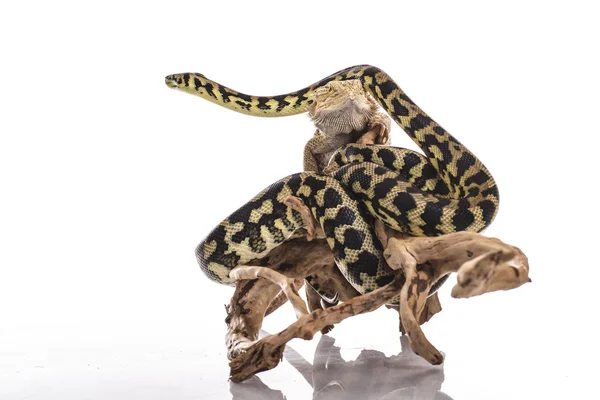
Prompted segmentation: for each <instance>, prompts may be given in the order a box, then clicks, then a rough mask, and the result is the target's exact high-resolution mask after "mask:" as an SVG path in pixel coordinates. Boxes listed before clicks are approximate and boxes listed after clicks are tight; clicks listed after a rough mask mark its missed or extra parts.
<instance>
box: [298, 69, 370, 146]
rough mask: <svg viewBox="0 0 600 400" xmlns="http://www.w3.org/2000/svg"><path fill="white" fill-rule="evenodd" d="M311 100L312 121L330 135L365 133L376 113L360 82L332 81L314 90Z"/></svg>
mask: <svg viewBox="0 0 600 400" xmlns="http://www.w3.org/2000/svg"><path fill="white" fill-rule="evenodd" d="M312 99H313V105H312V107H311V109H310V111H309V115H310V118H311V119H312V121H313V123H314V124H315V126H316V127H317V128H318V129H319V130H321V132H323V133H324V134H325V135H327V136H334V135H338V134H342V133H348V134H349V133H351V132H354V131H362V130H364V129H365V128H366V127H367V125H368V123H369V120H370V119H371V117H372V116H373V114H374V113H375V112H376V110H377V105H376V103H375V101H374V100H373V99H371V98H370V97H369V95H368V94H367V93H366V92H365V90H364V89H363V86H362V83H361V81H360V80H358V79H350V80H346V81H331V82H329V83H327V84H326V85H324V86H321V87H319V88H317V89H315V91H314V92H313V94H312Z"/></svg>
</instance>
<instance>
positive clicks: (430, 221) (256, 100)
mask: <svg viewBox="0 0 600 400" xmlns="http://www.w3.org/2000/svg"><path fill="white" fill-rule="evenodd" d="M350 79H358V80H360V82H361V83H362V85H363V87H364V89H365V91H367V92H368V93H370V94H371V96H373V98H374V99H375V100H377V102H378V103H379V104H380V105H381V107H382V108H383V109H384V110H385V111H386V112H387V113H388V114H389V115H390V117H391V118H392V119H393V120H394V121H395V122H396V123H397V124H398V125H399V126H400V127H401V128H402V129H403V130H404V131H405V132H406V133H407V134H408V136H410V138H411V139H412V140H413V141H414V142H415V143H416V144H417V145H418V146H419V147H420V148H421V149H422V151H423V153H424V154H425V157H423V156H422V155H418V153H415V152H413V151H411V150H407V149H401V148H396V147H391V146H381V145H379V146H378V145H358V144H349V145H346V146H344V147H342V148H341V149H340V150H339V151H337V152H336V153H335V154H334V156H333V157H332V159H331V162H330V165H329V167H328V168H327V171H331V172H329V173H328V174H324V173H315V172H302V173H296V174H292V175H289V176H287V177H285V178H283V179H280V180H279V181H277V182H275V183H273V184H272V185H270V186H269V187H267V188H265V189H264V190H262V191H261V192H260V193H259V194H257V195H256V196H255V197H254V198H253V199H251V200H250V201H249V202H248V203H246V204H244V205H243V206H242V207H240V208H239V209H238V210H236V211H235V212H234V213H232V214H231V215H230V216H229V217H227V218H226V219H225V220H224V221H222V222H221V223H220V224H219V225H218V226H217V227H216V228H215V229H214V230H213V231H212V232H211V233H210V234H209V235H208V236H207V237H206V238H205V239H204V240H203V241H202V242H201V243H200V244H199V245H198V246H197V248H196V256H197V258H198V262H199V264H200V266H201V268H202V270H203V271H204V272H205V273H206V275H207V276H208V277H209V278H211V279H213V280H215V281H218V282H221V283H225V284H231V283H232V280H231V278H230V277H229V271H230V270H231V269H233V268H234V267H236V266H238V265H243V264H245V263H248V262H249V261H251V260H254V259H258V258H262V257H264V256H265V255H267V254H268V253H269V252H270V251H271V250H272V249H273V248H275V247H276V246H278V245H280V244H281V243H283V242H285V241H286V240H289V239H290V238H292V237H294V235H295V234H298V232H301V231H302V228H303V227H304V222H303V219H302V217H301V215H300V213H299V212H297V211H296V210H294V209H292V208H291V207H290V206H288V205H286V203H285V200H286V199H287V198H288V197H289V196H295V197H298V198H300V199H301V200H302V201H303V202H304V203H305V205H306V206H307V207H309V209H310V211H311V213H312V214H313V216H314V218H315V220H316V221H317V222H318V223H319V225H320V226H321V228H322V229H323V232H324V233H325V235H326V240H327V243H328V244H329V246H330V247H331V249H332V251H333V254H334V257H335V261H336V264H337V265H338V267H339V268H340V271H341V272H342V274H343V275H344V277H345V278H346V279H347V280H348V281H349V282H350V283H351V284H352V285H353V286H354V287H355V288H356V289H357V290H358V291H359V292H360V293H367V292H370V291H372V290H375V289H377V288H379V287H381V286H383V285H385V284H387V283H389V282H390V281H391V280H392V279H393V276H394V272H393V271H392V270H391V269H390V268H389V267H388V266H387V264H386V262H385V260H384V257H383V249H382V247H381V244H380V243H379V241H378V240H377V237H376V235H375V232H374V229H373V222H374V219H375V218H377V219H379V220H381V221H382V222H383V223H384V224H385V225H387V226H389V227H390V228H392V229H394V230H396V231H399V232H403V233H406V234H409V235H414V236H437V235H442V234H446V233H451V232H457V231H465V230H466V231H472V232H481V231H482V230H483V229H485V228H486V227H487V226H489V224H490V223H491V222H492V221H493V219H494V218H495V216H496V213H497V210H498V205H499V194H498V189H497V186H496V183H495V181H494V179H493V177H492V175H491V174H490V173H489V171H488V170H487V168H486V167H485V166H484V165H483V163H482V162H481V161H480V160H479V159H478V158H477V157H476V156H475V155H474V154H473V153H472V152H470V151H469V150H468V149H467V148H466V147H465V146H463V145H462V144H461V143H460V142H459V141H458V140H457V139H455V138H454V137H453V136H452V135H450V134H449V133H448V132H447V131H446V130H444V129H443V128H442V127H441V126H440V125H438V124H437V123H436V122H435V121H434V120H432V119H431V118H430V117H429V116H428V115H427V114H426V113H425V112H424V111H423V110H421V108H419V106H417V105H416V104H415V103H414V102H413V101H412V100H411V99H410V98H409V97H408V96H407V95H406V94H405V93H404V92H403V91H402V89H400V87H399V86H398V85H397V84H396V83H395V82H394V81H393V80H392V79H391V78H390V77H389V76H388V75H387V74H386V73H385V72H384V71H382V70H381V69H379V68H377V67H374V66H369V65H358V66H353V67H350V68H346V69H344V70H341V71H339V72H336V73H334V74H332V75H330V76H328V77H326V78H324V79H322V80H320V81H318V82H316V83H314V84H313V85H311V86H308V87H305V88H304V89H301V90H298V91H295V92H291V93H288V94H283V95H277V96H250V95H246V94H243V93H239V92H237V91H234V90H232V89H230V88H227V87H225V86H223V85H221V84H219V83H217V82H214V81H212V80H210V79H208V78H206V77H205V76H203V75H202V74H198V73H181V74H174V75H169V76H167V77H166V78H165V83H166V84H167V85H168V86H169V87H171V88H176V89H178V90H181V91H184V92H187V93H191V94H193V95H197V96H200V97H202V98H204V99H207V100H209V101H212V102H214V103H216V104H219V105H221V106H224V107H226V108H228V109H231V110H234V111H238V112H241V113H244V114H249V115H255V116H264V117H277V116H287V115H295V114H300V113H304V112H307V111H308V110H309V108H310V106H311V103H312V101H313V100H312V99H311V95H312V94H313V93H314V91H315V90H316V89H318V88H320V87H322V86H324V85H326V84H327V83H328V82H331V81H339V80H350Z"/></svg>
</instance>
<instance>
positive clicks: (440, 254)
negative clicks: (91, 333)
mask: <svg viewBox="0 0 600 400" xmlns="http://www.w3.org/2000/svg"><path fill="white" fill-rule="evenodd" d="M376 231H377V234H378V237H379V239H380V241H381V242H382V244H383V245H384V249H385V250H384V256H385V258H386V260H387V262H388V265H389V266H390V267H391V268H392V269H394V270H397V271H398V272H397V275H396V277H395V279H394V280H393V281H392V283H390V284H388V285H386V286H385V287H383V288H380V289H378V290H376V291H373V292H371V293H368V294H365V295H362V296H359V295H358V293H357V292H356V290H354V289H353V288H352V287H351V286H350V285H349V284H348V282H347V281H346V280H345V279H344V278H343V276H342V275H341V273H339V271H338V270H337V267H336V266H335V263H334V262H333V258H332V257H331V251H330V250H329V248H328V246H327V244H326V243H325V242H324V241H322V240H313V241H310V242H309V241H306V240H305V239H297V240H295V241H291V242H288V243H286V244H284V245H282V246H280V247H279V248H278V249H276V250H277V251H274V252H272V254H270V255H269V257H271V258H269V259H266V260H260V261H259V262H260V263H261V264H260V265H262V266H264V267H266V266H268V267H269V268H273V269H275V270H277V271H279V273H281V274H283V275H285V276H286V277H288V278H293V279H301V278H303V277H307V276H310V277H312V278H313V279H312V280H311V284H313V285H315V284H316V285H317V286H320V288H321V289H326V291H333V292H335V293H338V294H339V300H341V301H342V303H341V304H338V305H329V306H327V307H323V306H322V304H320V303H321V302H319V301H318V299H317V298H315V297H314V296H311V295H309V296H308V300H309V309H310V313H309V314H306V315H300V317H299V318H298V320H297V321H296V322H294V323H293V324H292V325H290V326H289V327H288V328H286V329H285V330H283V331H282V332H280V333H278V334H275V335H269V336H266V337H264V338H262V339H261V340H258V341H256V339H257V337H258V330H259V329H260V324H261V323H262V318H263V316H264V311H265V310H266V309H267V307H268V305H269V303H270V302H271V301H272V299H273V298H275V297H276V296H277V293H279V291H280V290H281V288H280V287H279V286H277V285H276V284H274V283H272V282H270V281H266V280H258V281H241V282H242V283H241V284H238V290H236V295H234V298H233V299H232V303H231V305H230V307H229V316H228V321H229V322H228V327H229V332H228V346H229V350H230V351H229V356H230V358H231V359H232V360H231V363H230V366H231V380H232V381H234V382H240V381H243V380H245V379H247V378H249V377H250V376H252V375H254V374H256V373H257V372H260V371H264V370H267V369H271V368H274V367H275V366H276V365H277V364H278V363H279V361H280V360H281V357H282V354H283V350H284V348H285V344H286V343H287V342H288V341H290V340H291V339H293V338H303V339H306V340H309V339H312V337H313V336H314V334H315V333H316V332H318V331H327V329H329V328H330V327H332V326H333V325H334V324H336V323H338V322H340V321H342V320H343V319H345V318H348V317H351V316H353V315H358V314H361V313H364V312H369V311H373V310H375V309H377V308H379V307H380V306H382V305H384V304H389V303H390V301H391V300H392V299H394V298H397V297H398V295H399V298H400V305H399V313H400V320H401V327H402V328H401V329H402V331H403V332H405V333H406V335H407V337H408V339H409V343H410V345H411V348H412V349H413V351H414V352H415V353H416V354H418V355H420V356H421V357H423V358H424V359H425V360H427V361H428V362H430V363H432V364H440V363H442V362H443V357H442V355H441V353H440V352H439V351H438V350H437V349H436V348H435V347H434V346H433V345H432V344H431V343H430V342H429V341H428V340H427V338H426V337H425V335H424V333H423V331H422V330H421V326H420V325H421V324H422V323H424V322H425V321H427V320H428V319H429V318H430V317H431V316H432V315H433V314H435V313H436V312H438V311H439V310H441V306H440V304H439V299H438V298H437V294H434V295H433V296H428V294H429V291H430V289H431V287H432V286H433V285H434V284H435V283H436V282H437V281H438V280H439V279H440V278H442V277H444V276H446V275H447V274H449V273H451V272H456V273H457V274H458V279H457V283H456V285H455V286H454V288H453V289H452V296H453V297H456V298H468V297H472V296H477V295H481V294H484V293H487V292H492V291H497V290H509V289H513V288H516V287H519V286H521V285H522V284H524V283H527V282H530V281H531V280H530V279H529V265H528V261H527V257H526V256H525V255H524V254H523V252H522V251H521V250H520V249H518V248H516V247H514V246H510V245H508V244H506V243H503V242H502V241H500V240H498V239H494V238H488V237H485V236H482V235H480V234H476V233H471V232H458V233H453V234H448V235H443V236H439V237H408V236H403V235H401V234H399V233H398V232H395V231H392V230H389V229H387V228H385V227H384V226H383V225H382V224H376ZM307 258H310V259H307ZM288 261H293V262H294V264H293V265H291V264H290V263H289V262H288ZM249 282H261V283H262V284H259V283H255V284H254V286H253V287H251V288H249V289H248V288H247V286H246V285H248V284H249ZM264 285H267V287H265V286H264ZM268 285H271V286H268ZM240 288H242V289H240ZM266 288H270V289H269V290H266ZM248 301H250V302H252V304H251V305H250V309H248V308H245V309H244V310H245V311H244V312H240V311H241V310H240V309H239V306H238V305H237V303H241V304H243V305H244V307H246V305H247V304H248V303H247V302H248ZM253 305H254V307H253ZM235 307H238V308H237V310H238V311H237V312H236V311H235V310H234V309H235ZM236 322H237V323H236Z"/></svg>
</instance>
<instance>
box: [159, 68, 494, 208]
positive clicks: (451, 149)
mask: <svg viewBox="0 0 600 400" xmlns="http://www.w3.org/2000/svg"><path fill="white" fill-rule="evenodd" d="M350 79H358V80H360V82H361V83H362V85H363V87H364V89H365V90H366V91H367V92H368V93H369V94H371V96H373V98H374V99H375V100H377V102H378V103H379V104H380V105H381V106H382V107H383V109H384V110H385V111H386V112H387V113H388V114H389V115H390V117H392V119H393V120H394V121H396V123H397V124H398V125H399V126H400V127H401V128H402V129H403V130H404V131H405V132H406V133H407V134H408V135H409V136H410V137H411V139H412V140H413V141H414V142H415V143H416V144H417V145H418V146H419V147H420V148H421V149H422V150H423V152H424V153H425V155H426V156H427V158H428V159H429V162H430V163H431V164H432V166H433V167H434V168H435V169H436V171H437V172H438V176H439V177H440V179H441V180H442V181H443V182H444V183H445V184H446V186H447V187H448V189H449V190H450V195H451V197H452V198H455V199H459V198H461V197H464V196H465V195H467V194H469V195H470V196H473V195H474V193H473V192H475V191H477V190H479V191H483V190H486V191H487V196H486V197H488V199H489V200H490V202H491V203H492V205H490V206H488V205H487V203H484V204H485V205H484V207H488V208H491V207H493V208H494V213H495V211H496V210H497V207H498V201H499V197H498V191H497V189H496V186H495V182H494V180H493V178H492V176H491V174H490V173H489V171H488V170H487V168H486V167H485V166H484V165H483V163H482V162H481V161H480V160H479V159H478V158H477V157H476V156H475V155H474V154H473V153H471V152H470V151H469V150H468V149H467V148H466V147H465V146H463V145H462V144H461V143H460V142H459V141H458V140H457V139H455V138H454V137H453V136H452V135H450V134H449V133H448V132H447V131H446V130H445V129H444V128H442V127H441V126H440V125H438V124H437V123H436V122H435V121H434V120H433V119H431V118H430V117H429V116H428V115H427V114H426V113H425V112H424V111H423V110H421V108H419V106H417V104H415V103H414V102H413V101H412V100H411V99H410V98H409V97H408V96H407V95H406V94H405V93H404V91H402V89H401V88H400V87H399V86H398V85H397V84H396V82H394V81H393V80H392V79H391V78H390V77H389V76H388V75H387V74H386V73H385V72H384V71H382V70H381V69H379V68H377V67H374V66H370V65H358V66H354V67H350V68H346V69H344V70H341V71H338V72H336V73H334V74H332V75H329V76H328V77H326V78H324V79H322V80H320V81H318V82H316V83H314V84H312V85H310V86H308V87H305V88H304V89H301V90H298V91H295V92H291V93H287V94H282V95H276V96H251V95H246V94H243V93H240V92H237V91H235V90H232V89H230V88H227V87H226V86H223V85H221V84H219V83H217V82H215V81H212V80H210V79H208V78H206V77H205V76H204V75H202V74H198V73H181V74H174V75H169V76H167V77H166V78H165V83H166V84H167V86H169V87H171V88H175V89H178V90H181V91H184V92H187V93H191V94H194V95H197V96H200V97H202V98H204V99H207V100H209V101H212V102H213V103H216V104H218V105H221V106H223V107H226V108H228V109H231V110H234V111H238V112H241V113H244V114H248V115H255V116H262V117H278V116H286V115H295V114H300V113H304V112H307V111H309V110H310V107H311V105H312V103H313V101H314V100H313V94H314V92H315V90H317V89H318V88H320V87H323V86H324V85H326V84H327V83H328V82H331V81H341V80H350ZM467 180H468V181H469V183H468V185H466V184H465V182H466V181H467ZM484 187H485V189H483V188H484ZM467 192H469V193H467ZM492 192H494V193H492Z"/></svg>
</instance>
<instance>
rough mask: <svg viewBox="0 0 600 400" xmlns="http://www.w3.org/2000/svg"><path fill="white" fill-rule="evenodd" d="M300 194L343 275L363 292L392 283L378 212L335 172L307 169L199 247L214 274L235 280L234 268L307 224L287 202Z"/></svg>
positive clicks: (258, 198)
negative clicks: (368, 208)
mask: <svg viewBox="0 0 600 400" xmlns="http://www.w3.org/2000/svg"><path fill="white" fill-rule="evenodd" d="M289 196H296V197H298V198H300V199H301V200H302V201H304V203H305V205H306V206H308V207H309V209H310V210H311V212H312V214H313V216H314V217H315V219H316V221H317V222H318V223H319V224H320V226H321V228H322V229H323V232H324V233H325V235H326V236H327V238H326V240H327V242H328V244H329V246H330V247H331V249H332V251H333V254H334V257H335V259H336V262H337V264H338V266H339V267H340V270H341V272H342V274H343V275H344V277H345V278H346V279H347V280H348V281H349V282H350V283H351V284H352V285H353V286H354V287H356V288H357V290H359V291H360V292H362V293H364V292H365V291H371V290H374V289H376V288H377V287H380V286H382V285H385V284H387V283H389V282H390V281H391V280H392V279H393V274H392V271H391V269H390V268H389V267H388V266H387V264H386V263H385V261H384V259H383V256H382V248H381V244H380V243H379V241H378V240H377V239H376V236H375V233H374V231H373V228H372V225H373V224H372V222H373V217H371V216H370V215H369V214H368V213H366V212H365V211H364V207H362V206H361V205H360V204H359V202H358V201H356V200H355V199H354V198H352V195H351V194H349V193H348V192H347V190H346V189H345V188H344V187H343V186H342V185H340V183H339V182H338V181H337V180H335V179H334V178H332V177H329V176H325V175H320V174H316V173H312V172H303V173H298V174H293V175H290V176H288V177H286V178H283V179H281V180H279V181H277V182H275V183H274V184H272V185H271V186H269V187H268V188H266V189H265V190H263V191H262V192H260V193H259V194H258V195H256V196H255V197H254V198H253V199H252V200H250V201H249V202H248V203H246V204H245V205H243V206H242V207H241V208H239V209H238V210H237V211H235V212H234V213H233V214H231V215H230V216H229V217H228V218H227V219H225V220H224V221H223V222H221V223H220V224H219V226H217V227H216V228H215V229H214V230H213V231H212V232H211V233H210V234H209V235H208V236H207V237H206V238H205V239H204V240H203V241H202V242H201V243H200V244H199V245H198V246H197V248H196V256H197V258H198V262H199V264H200V266H201V268H202V270H203V271H204V272H205V273H206V274H207V275H208V277H209V278H211V279H213V280H215V281H218V282H221V283H225V284H231V283H233V281H232V280H231V278H230V277H229V271H230V270H231V269H233V268H235V267H236V266H238V265H244V264H246V263H248V262H249V261H251V260H254V259H257V258H262V257H264V256H265V255H267V254H268V253H269V252H270V251H271V250H273V249H274V248H275V247H276V246H278V245H280V244H281V243H283V242H284V241H286V240H288V239H289V238H291V237H292V236H293V235H294V233H295V232H297V231H298V230H300V229H301V228H303V227H304V221H303V219H302V217H301V215H300V214H299V213H298V212H297V211H295V210H294V209H292V208H291V207H289V206H288V205H286V204H285V200H286V199H287V198H288V197H289Z"/></svg>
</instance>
